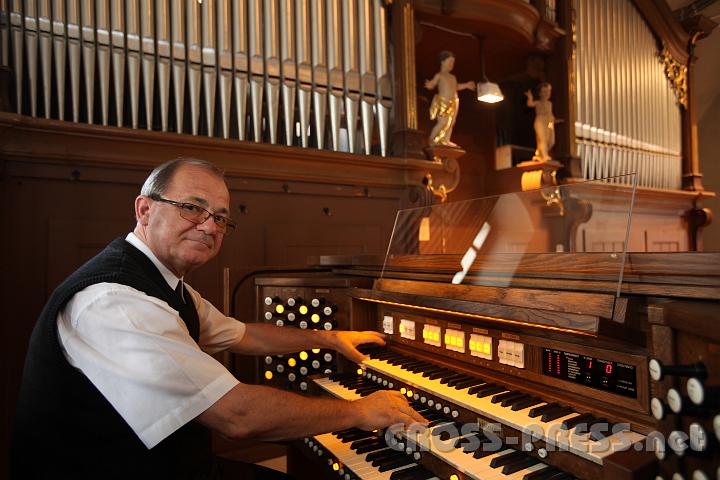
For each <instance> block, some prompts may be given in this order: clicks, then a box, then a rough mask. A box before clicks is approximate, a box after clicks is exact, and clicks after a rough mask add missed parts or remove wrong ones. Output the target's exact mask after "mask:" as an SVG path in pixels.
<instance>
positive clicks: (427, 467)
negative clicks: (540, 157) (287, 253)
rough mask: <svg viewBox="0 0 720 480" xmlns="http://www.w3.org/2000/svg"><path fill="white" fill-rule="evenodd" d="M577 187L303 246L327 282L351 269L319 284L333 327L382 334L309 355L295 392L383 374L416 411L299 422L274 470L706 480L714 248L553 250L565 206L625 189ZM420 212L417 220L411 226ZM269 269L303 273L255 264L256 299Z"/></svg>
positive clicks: (718, 432) (464, 206)
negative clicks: (331, 249)
mask: <svg viewBox="0 0 720 480" xmlns="http://www.w3.org/2000/svg"><path fill="white" fill-rule="evenodd" d="M592 188H593V186H592V185H590V184H576V185H568V186H562V187H561V191H560V194H559V198H561V199H563V202H564V203H565V209H564V214H563V215H560V214H559V208H558V207H557V205H554V204H551V205H548V204H547V203H546V202H544V201H543V199H542V196H541V195H540V194H539V192H537V191H531V192H523V193H520V194H513V195H503V196H499V197H493V198H487V199H479V200H475V201H471V202H458V203H456V204H452V203H448V204H442V205H436V206H434V207H428V208H423V209H413V210H407V211H400V212H399V213H398V218H397V221H396V225H395V230H394V231H393V235H392V240H391V242H390V246H389V248H388V255H387V257H386V258H385V259H384V261H383V262H378V261H377V260H374V261H373V260H372V259H367V258H363V257H322V258H320V264H322V265H323V266H324V267H327V268H332V269H333V272H334V274H335V276H336V281H341V282H348V281H349V280H348V279H352V278H356V279H358V280H360V279H361V280H364V281H365V282H366V283H365V285H355V286H354V287H352V288H348V287H347V284H346V283H345V284H343V286H342V287H341V288H339V289H333V288H331V289H329V290H328V291H327V293H325V294H324V298H325V299H326V302H325V304H326V305H327V304H328V303H330V304H335V305H338V309H337V311H336V312H333V314H334V315H335V316H336V317H337V318H338V321H339V327H340V328H353V329H375V330H378V331H381V332H384V333H385V335H386V338H387V345H386V346H383V347H380V346H369V347H367V348H365V349H364V351H365V353H366V354H367V355H368V359H367V360H366V361H364V362H363V363H362V364H361V365H354V364H350V363H348V362H342V361H335V360H333V362H336V363H332V365H333V368H331V370H332V373H325V372H324V371H323V368H321V369H320V371H318V369H316V370H314V371H309V372H308V376H306V377H303V381H305V382H306V383H307V386H308V391H312V392H314V393H317V394H325V395H332V396H335V397H338V398H343V399H347V400H354V399H358V398H361V397H362V396H364V395H367V394H369V393H370V392H373V391H376V390H378V389H393V390H398V391H400V392H401V393H403V394H404V395H406V396H407V399H408V401H409V402H410V404H411V405H412V406H413V408H415V409H416V410H417V411H418V412H419V413H420V414H421V415H423V416H424V417H425V418H426V419H427V420H428V421H429V425H428V427H427V428H425V427H421V426H418V427H417V428H411V429H409V430H404V429H403V428H400V427H398V426H395V427H389V428H387V429H385V430H381V431H376V432H365V431H361V430H358V429H349V430H345V431H340V432H330V433H326V434H323V435H316V436H314V437H307V438H305V439H303V440H302V441H298V442H296V443H295V444H294V445H293V446H292V448H291V449H290V452H289V457H288V462H289V463H288V465H289V470H290V472H291V473H293V474H294V475H295V476H296V477H298V478H342V479H369V478H373V479H374V478H382V479H393V480H397V479H415V478H420V479H431V478H438V479H488V478H492V479H518V480H519V479H524V480H538V479H569V478H580V479H593V480H594V479H610V478H612V479H613V480H616V479H631V478H632V479H668V480H669V479H671V478H672V479H678V478H688V479H689V478H693V479H702V478H708V479H710V478H720V477H719V475H720V471H718V466H719V462H720V451H719V450H718V446H717V445H718V439H720V415H719V412H718V404H717V397H716V392H717V388H718V385H720V336H719V335H718V333H717V332H714V331H712V328H711V326H710V325H711V322H712V321H713V319H715V318H717V315H718V313H720V304H718V298H720V293H719V291H718V286H719V285H720V270H718V268H719V267H720V261H718V260H720V257H718V255H717V254H700V253H693V254H635V253H627V252H625V251H624V247H623V245H622V243H619V244H617V245H616V249H615V250H614V251H595V252H593V251H577V250H574V251H573V250H571V249H568V248H565V247H567V246H568V245H570V244H571V242H570V241H569V240H570V238H569V237H571V236H572V235H574V234H577V231H578V229H577V225H574V223H573V222H575V220H573V219H577V218H580V217H577V216H574V215H573V214H572V208H583V209H585V210H587V209H588V207H589V210H590V211H592V210H597V209H601V208H603V202H612V203H613V204H614V208H617V207H618V203H622V202H624V201H625V200H622V199H619V198H617V197H613V196H611V195H609V196H607V197H605V198H598V197H597V195H596V193H597V191H595V190H593V194H592V195H590V193H589V192H590V190H592ZM631 204H632V201H631V199H630V200H627V203H626V204H625V208H626V211H625V215H624V216H623V220H622V222H621V223H622V224H623V225H624V226H625V228H627V229H628V230H629V229H630V225H629V218H630V214H631ZM423 218H429V224H430V231H431V234H430V238H428V237H426V236H424V237H423V238H422V239H420V238H419V237H418V229H419V225H420V223H421V221H422V219H423ZM426 223H427V222H426ZM615 225H616V226H617V224H615ZM479 232H482V234H480V233H479ZM426 233H427V232H426ZM557 244H562V245H563V248H562V249H561V248H557V250H559V251H564V252H565V253H555V250H556V245H557ZM572 244H573V245H575V246H577V245H582V242H573V243H572ZM589 250H590V249H589ZM373 277H374V279H373V280H372V284H371V285H370V281H369V280H368V278H373ZM329 278H332V276H331V277H329ZM273 281H274V282H275V283H277V284H279V283H282V285H283V287H282V288H285V289H288V288H290V285H292V284H293V283H296V284H300V285H301V284H302V283H303V282H305V283H306V282H307V281H308V279H302V278H296V279H292V278H283V279H282V280H279V279H275V280H273V279H272V278H260V279H257V281H256V283H257V284H258V285H259V288H260V290H259V291H258V298H259V300H260V299H261V297H262V296H264V295H267V296H271V295H273V294H274V293H273V291H271V290H270V288H269V284H270V283H271V282H273ZM293 294H295V292H293ZM297 294H300V293H297ZM301 294H302V296H303V298H311V297H313V294H311V293H308V292H302V293H301ZM343 296H345V298H344V299H343V298H342V297H343ZM285 298H287V296H286V297H285ZM316 298H317V297H316ZM310 305H311V306H312V305H313V302H312V301H311V302H310ZM319 305H320V302H318V306H319ZM315 328H321V327H315ZM316 360H318V361H320V362H321V359H320V358H316ZM271 361H272V362H273V364H275V362H276V360H273V359H271ZM321 363H322V362H321ZM323 365H324V364H323Z"/></svg>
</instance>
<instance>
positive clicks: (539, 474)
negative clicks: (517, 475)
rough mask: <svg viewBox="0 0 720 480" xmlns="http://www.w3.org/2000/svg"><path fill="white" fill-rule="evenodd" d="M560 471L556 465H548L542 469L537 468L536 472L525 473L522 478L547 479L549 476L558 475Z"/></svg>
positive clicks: (528, 479)
mask: <svg viewBox="0 0 720 480" xmlns="http://www.w3.org/2000/svg"><path fill="white" fill-rule="evenodd" d="M558 473H562V472H560V470H558V469H557V468H555V467H548V466H546V467H545V468H541V469H540V470H535V471H534V472H530V473H526V474H525V475H523V478H522V480H547V479H548V478H550V477H552V476H554V475H557V474H558Z"/></svg>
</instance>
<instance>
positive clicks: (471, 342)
mask: <svg viewBox="0 0 720 480" xmlns="http://www.w3.org/2000/svg"><path fill="white" fill-rule="evenodd" d="M470 350H477V348H476V347H475V340H470Z"/></svg>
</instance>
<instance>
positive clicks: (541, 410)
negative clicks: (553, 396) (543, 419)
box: [528, 403, 560, 418]
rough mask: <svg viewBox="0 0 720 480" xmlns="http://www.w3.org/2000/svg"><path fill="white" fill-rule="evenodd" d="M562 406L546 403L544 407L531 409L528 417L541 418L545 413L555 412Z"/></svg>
mask: <svg viewBox="0 0 720 480" xmlns="http://www.w3.org/2000/svg"><path fill="white" fill-rule="evenodd" d="M559 406H560V404H558V403H546V404H545V405H542V406H540V407H535V408H531V409H530V411H529V412H528V416H529V417H531V418H535V417H539V416H540V415H542V414H543V413H545V412H549V411H550V410H554V409H556V408H558V407H559Z"/></svg>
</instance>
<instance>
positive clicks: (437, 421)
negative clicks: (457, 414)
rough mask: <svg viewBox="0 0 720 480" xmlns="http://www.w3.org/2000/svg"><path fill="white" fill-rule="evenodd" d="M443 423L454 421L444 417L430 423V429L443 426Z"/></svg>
mask: <svg viewBox="0 0 720 480" xmlns="http://www.w3.org/2000/svg"><path fill="white" fill-rule="evenodd" d="M443 423H452V421H451V420H449V419H448V418H447V417H445V416H442V417H440V418H438V419H436V420H433V421H432V422H430V423H428V427H436V426H438V425H442V424H443Z"/></svg>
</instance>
